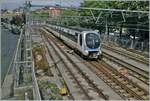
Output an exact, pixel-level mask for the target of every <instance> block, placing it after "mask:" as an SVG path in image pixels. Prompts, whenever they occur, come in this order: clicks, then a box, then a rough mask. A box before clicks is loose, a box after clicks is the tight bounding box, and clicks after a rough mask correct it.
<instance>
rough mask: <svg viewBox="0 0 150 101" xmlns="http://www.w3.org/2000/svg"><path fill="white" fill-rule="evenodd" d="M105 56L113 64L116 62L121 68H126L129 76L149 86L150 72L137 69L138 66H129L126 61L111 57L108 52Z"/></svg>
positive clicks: (104, 53)
mask: <svg viewBox="0 0 150 101" xmlns="http://www.w3.org/2000/svg"><path fill="white" fill-rule="evenodd" d="M103 56H104V57H105V58H107V59H108V60H111V61H112V62H115V63H116V64H118V65H120V66H121V67H124V68H126V69H128V71H129V74H130V75H131V76H133V77H135V78H137V79H139V80H140V81H142V82H144V83H145V84H147V85H149V72H148V71H145V70H143V69H140V68H137V67H136V66H134V65H132V64H129V63H127V62H125V61H124V60H121V59H119V58H117V57H115V56H113V55H110V54H108V53H106V52H103Z"/></svg>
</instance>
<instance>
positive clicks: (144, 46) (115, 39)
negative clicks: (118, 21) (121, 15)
mask: <svg viewBox="0 0 150 101" xmlns="http://www.w3.org/2000/svg"><path fill="white" fill-rule="evenodd" d="M101 39H102V42H103V43H107V44H113V45H116V46H119V47H122V48H125V49H133V50H136V51H139V52H142V53H145V54H147V55H148V52H149V40H144V41H139V40H138V39H135V40H133V39H132V38H130V37H127V36H123V37H122V38H120V37H119V36H117V35H109V36H108V35H106V34H101Z"/></svg>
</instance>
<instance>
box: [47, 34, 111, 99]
mask: <svg viewBox="0 0 150 101" xmlns="http://www.w3.org/2000/svg"><path fill="white" fill-rule="evenodd" d="M45 38H46V40H47V42H48V43H49V44H50V45H51V46H52V47H53V49H54V51H55V52H56V54H57V56H58V57H59V58H60V59H61V61H62V62H63V64H64V67H65V68H66V71H67V72H68V73H69V75H70V76H71V80H72V79H73V80H74V83H77V85H78V87H79V88H80V92H82V94H84V96H85V98H86V99H88V100H92V99H94V97H93V95H90V93H88V88H91V89H92V90H93V92H95V93H96V94H98V97H99V99H105V100H108V96H107V95H104V94H103V93H102V90H101V89H99V88H98V87H97V85H95V84H94V83H93V81H92V80H90V79H89V77H88V76H87V75H86V73H84V72H83V71H82V70H81V69H80V67H79V66H78V65H77V64H76V63H75V62H74V61H73V60H72V59H70V58H69V56H68V55H67V54H66V53H65V52H64V51H63V50H62V48H61V47H60V46H59V45H58V44H57V42H56V40H55V39H54V38H53V39H52V38H51V37H50V36H45ZM58 49H59V51H58ZM68 63H70V65H69V64H68ZM79 77H80V78H79ZM82 81H84V83H85V85H83V82H82ZM79 96H81V94H80V95H79ZM94 96H95V95H94Z"/></svg>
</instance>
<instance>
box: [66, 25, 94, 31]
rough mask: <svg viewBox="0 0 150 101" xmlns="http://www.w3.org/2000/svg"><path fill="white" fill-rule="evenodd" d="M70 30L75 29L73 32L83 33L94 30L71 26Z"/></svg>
mask: <svg viewBox="0 0 150 101" xmlns="http://www.w3.org/2000/svg"><path fill="white" fill-rule="evenodd" d="M69 28H70V29H73V30H78V31H80V32H82V31H93V30H92V29H87V28H82V27H78V26H71V27H69Z"/></svg>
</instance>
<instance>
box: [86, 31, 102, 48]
mask: <svg viewBox="0 0 150 101" xmlns="http://www.w3.org/2000/svg"><path fill="white" fill-rule="evenodd" d="M86 44H87V47H88V48H92V49H94V48H98V47H99V45H100V38H99V36H98V35H97V34H95V33H88V34H86Z"/></svg>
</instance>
